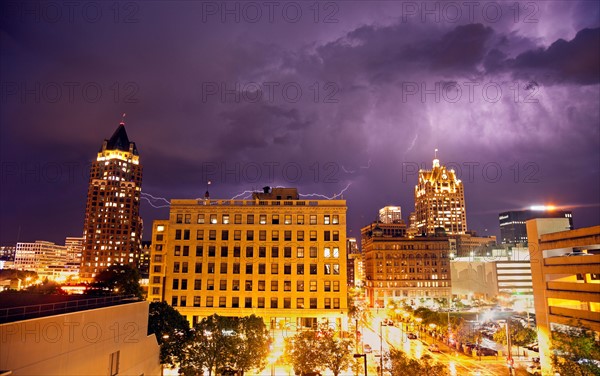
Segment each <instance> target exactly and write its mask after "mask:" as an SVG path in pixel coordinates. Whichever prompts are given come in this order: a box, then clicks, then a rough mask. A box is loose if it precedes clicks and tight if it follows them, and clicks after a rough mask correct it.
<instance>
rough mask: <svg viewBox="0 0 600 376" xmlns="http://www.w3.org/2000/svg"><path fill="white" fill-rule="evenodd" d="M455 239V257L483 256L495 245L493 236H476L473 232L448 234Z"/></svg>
mask: <svg viewBox="0 0 600 376" xmlns="http://www.w3.org/2000/svg"><path fill="white" fill-rule="evenodd" d="M449 237H450V238H452V239H456V254H455V255H453V256H456V257H473V256H476V257H479V256H481V257H485V256H486V255H487V253H489V252H490V251H491V250H492V249H493V248H494V247H495V246H496V237H495V236H483V237H482V236H477V235H476V234H474V233H466V234H462V235H449Z"/></svg>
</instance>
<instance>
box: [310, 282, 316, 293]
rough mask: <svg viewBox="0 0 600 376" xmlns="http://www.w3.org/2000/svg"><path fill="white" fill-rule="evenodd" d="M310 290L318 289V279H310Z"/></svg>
mask: <svg viewBox="0 0 600 376" xmlns="http://www.w3.org/2000/svg"><path fill="white" fill-rule="evenodd" d="M310 291H311V292H315V291H317V281H315V280H311V281H310Z"/></svg>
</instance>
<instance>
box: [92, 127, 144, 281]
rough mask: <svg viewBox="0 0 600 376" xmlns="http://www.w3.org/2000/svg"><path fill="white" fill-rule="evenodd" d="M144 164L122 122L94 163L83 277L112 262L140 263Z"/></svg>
mask: <svg viewBox="0 0 600 376" xmlns="http://www.w3.org/2000/svg"><path fill="white" fill-rule="evenodd" d="M141 185H142V165H141V164H140V156H139V154H138V150H137V147H136V145H135V143H134V142H130V141H129V138H128V137H127V132H126V131H125V123H124V122H121V123H120V124H119V126H118V127H117V130H116V131H115V133H113V135H112V136H111V138H110V139H108V140H104V142H103V143H102V147H101V149H100V151H99V152H98V156H97V158H96V160H95V161H94V162H93V163H92V168H91V171H90V182H89V186H88V194H87V205H86V209H85V223H84V239H85V242H84V250H83V256H82V263H81V274H80V276H81V278H82V279H84V280H87V281H89V280H92V279H93V278H94V276H95V275H96V274H98V272H100V271H101V270H103V269H106V268H107V267H109V266H110V265H113V264H117V265H123V264H130V265H133V266H134V267H136V266H137V261H138V259H139V253H140V250H141V247H142V218H141V217H140V195H141Z"/></svg>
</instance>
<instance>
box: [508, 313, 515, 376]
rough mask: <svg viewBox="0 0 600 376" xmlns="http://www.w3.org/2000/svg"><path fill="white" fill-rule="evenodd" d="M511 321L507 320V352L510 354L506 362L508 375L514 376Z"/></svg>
mask: <svg viewBox="0 0 600 376" xmlns="http://www.w3.org/2000/svg"><path fill="white" fill-rule="evenodd" d="M509 321H510V320H508V319H507V320H506V351H507V352H508V356H507V358H506V362H507V363H508V374H509V375H511V376H512V374H513V364H514V361H513V358H512V352H511V349H510V345H511V343H510V329H509V324H508V323H509Z"/></svg>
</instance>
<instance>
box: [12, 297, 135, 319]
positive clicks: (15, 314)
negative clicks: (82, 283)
mask: <svg viewBox="0 0 600 376" xmlns="http://www.w3.org/2000/svg"><path fill="white" fill-rule="evenodd" d="M138 301H140V300H139V299H138V298H136V297H133V296H121V295H110V296H90V295H49V294H30V293H18V292H17V293H2V294H0V324H6V323H10V322H14V321H20V320H29V319H35V318H38V317H47V316H54V315H60V314H64V313H72V312H78V311H86V310H89V309H95V308H102V307H110V306H114V305H120V304H128V303H134V302H138Z"/></svg>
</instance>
